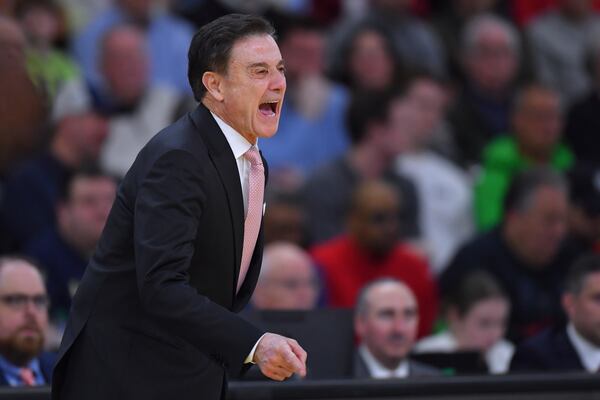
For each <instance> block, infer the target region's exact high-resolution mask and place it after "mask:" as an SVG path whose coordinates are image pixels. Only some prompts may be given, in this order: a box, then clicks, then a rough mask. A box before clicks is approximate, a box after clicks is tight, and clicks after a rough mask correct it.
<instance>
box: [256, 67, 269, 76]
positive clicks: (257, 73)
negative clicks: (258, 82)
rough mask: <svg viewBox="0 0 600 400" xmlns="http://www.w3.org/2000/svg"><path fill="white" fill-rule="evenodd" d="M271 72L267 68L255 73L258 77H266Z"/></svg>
mask: <svg viewBox="0 0 600 400" xmlns="http://www.w3.org/2000/svg"><path fill="white" fill-rule="evenodd" d="M268 72H269V71H268V70H267V69H266V68H259V69H257V70H255V71H254V73H255V74H256V75H260V76H264V75H266V74H267V73H268Z"/></svg>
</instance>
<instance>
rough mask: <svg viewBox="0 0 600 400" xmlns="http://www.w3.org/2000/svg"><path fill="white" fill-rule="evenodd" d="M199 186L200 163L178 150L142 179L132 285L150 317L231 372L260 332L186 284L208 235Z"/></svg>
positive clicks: (239, 366)
mask: <svg viewBox="0 0 600 400" xmlns="http://www.w3.org/2000/svg"><path fill="white" fill-rule="evenodd" d="M204 188H205V182H204V181H203V176H202V168H201V165H200V163H199V162H198V160H197V159H196V157H195V156H193V155H192V154H190V153H188V152H186V151H183V150H172V151H170V152H168V153H165V154H164V155H162V156H161V157H160V158H159V159H158V160H157V161H156V162H155V163H154V165H153V166H152V167H151V168H150V171H149V172H148V173H147V175H146V176H145V177H144V178H143V180H142V182H141V184H140V186H139V189H138V193H137V196H136V203H135V211H134V212H135V217H134V218H135V220H134V230H135V232H134V242H135V261H136V272H137V286H138V290H139V296H140V300H141V303H142V306H143V307H144V309H145V311H146V312H148V314H149V315H151V316H152V317H154V318H156V319H157V320H158V322H159V323H160V324H161V325H162V326H164V327H165V328H166V329H168V330H169V331H170V332H172V333H173V334H175V335H177V336H179V337H181V338H183V339H185V340H187V341H188V342H189V343H191V344H193V345H194V346H196V347H198V348H199V349H200V350H201V351H202V352H204V353H205V354H207V355H213V356H215V357H216V358H218V359H221V360H222V361H223V362H224V364H225V366H226V367H228V368H230V369H231V371H232V372H233V373H236V372H239V371H240V370H241V368H242V364H243V361H244V359H245V357H246V356H247V355H248V353H249V352H250V350H251V349H252V346H253V345H254V344H255V343H256V341H257V340H258V339H259V338H260V337H261V335H262V334H263V333H264V332H262V331H261V330H259V329H257V328H256V327H254V326H253V325H251V324H250V323H248V322H246V321H245V320H243V319H242V318H240V317H238V316H237V315H236V314H234V313H232V312H230V311H229V310H227V309H225V308H223V307H221V306H220V305H218V304H216V303H214V302H212V301H211V300H209V299H208V298H207V297H205V296H202V295H200V294H199V293H198V292H197V291H196V289H194V288H193V287H192V286H190V285H189V274H188V270H189V268H190V262H191V259H192V256H193V254H194V243H195V242H196V240H197V238H198V235H208V234H210V227H202V226H200V218H201V216H202V213H204V212H210V210H207V209H205V203H206V195H205V189H204ZM194 267H195V268H210V267H211V266H207V265H203V266H194Z"/></svg>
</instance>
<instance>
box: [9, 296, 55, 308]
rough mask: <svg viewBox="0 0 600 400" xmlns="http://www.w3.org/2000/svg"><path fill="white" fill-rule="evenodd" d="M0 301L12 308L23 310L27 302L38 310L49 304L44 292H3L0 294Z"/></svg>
mask: <svg viewBox="0 0 600 400" xmlns="http://www.w3.org/2000/svg"><path fill="white" fill-rule="evenodd" d="M0 301H1V302H2V303H4V304H6V305H7V306H8V307H9V308H12V309H13V310H18V311H20V310H23V309H25V307H26V306H27V304H28V303H29V302H31V303H33V306H34V307H35V308H37V309H38V310H41V311H43V310H47V309H48V306H49V305H50V300H49V299H48V296H46V295H45V294H38V295H35V296H27V295H26V294H5V295H2V296H0Z"/></svg>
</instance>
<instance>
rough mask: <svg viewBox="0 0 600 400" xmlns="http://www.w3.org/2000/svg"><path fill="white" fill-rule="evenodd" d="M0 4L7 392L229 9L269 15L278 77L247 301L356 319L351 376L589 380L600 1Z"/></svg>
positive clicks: (54, 337) (1, 289) (181, 106)
mask: <svg viewBox="0 0 600 400" xmlns="http://www.w3.org/2000/svg"><path fill="white" fill-rule="evenodd" d="M0 4H1V5H0V88H1V89H0V90H1V93H2V94H1V96H0V256H1V257H0V370H2V371H4V377H12V378H14V379H12V378H11V379H12V380H11V379H8V378H7V379H6V380H7V383H8V384H13V383H15V384H24V383H23V382H26V381H27V380H28V379H29V378H31V377H30V376H29V375H27V376H24V375H22V371H20V370H14V371H11V370H10V365H22V364H27V365H29V364H31V363H32V362H33V364H32V366H31V368H29V369H30V370H33V371H34V373H35V374H34V376H33V379H34V380H33V381H32V380H31V379H29V382H34V383H35V382H37V383H44V378H43V376H44V374H45V372H44V368H45V367H44V365H45V364H44V362H43V360H44V359H45V358H44V355H45V354H46V353H41V351H42V348H43V347H44V346H42V344H41V343H44V342H45V347H46V348H47V349H52V348H55V347H56V346H57V344H58V341H59V340H60V335H61V329H62V327H63V326H64V323H65V321H66V318H67V315H68V310H69V307H70V303H71V298H72V296H73V294H74V293H75V291H76V288H77V285H78V282H79V280H80V279H81V277H82V275H83V273H84V271H85V267H86V264H87V260H88V258H89V257H90V255H91V254H92V252H93V251H94V249H95V246H96V243H97V241H98V239H99V237H100V235H101V233H102V229H103V226H104V223H105V221H106V219H107V217H108V214H109V212H110V208H111V205H112V202H113V201H114V199H115V196H116V193H117V191H118V185H119V180H120V179H121V178H122V177H124V176H125V174H126V173H127V170H128V168H129V167H130V166H131V164H132V163H133V161H134V159H135V157H136V155H137V153H138V151H139V150H140V149H141V148H142V147H143V146H144V145H145V144H146V142H147V141H148V140H149V139H150V138H151V137H152V136H153V135H154V134H156V133H157V132H158V131H160V130H161V129H162V128H164V127H165V126H167V125H168V124H170V123H172V122H174V121H175V120H176V119H178V118H180V117H181V116H184V115H185V114H186V113H187V112H189V111H191V110H193V109H194V108H195V107H196V103H195V101H194V99H193V97H192V92H191V89H190V87H189V83H188V77H187V50H188V46H189V43H190V41H191V38H192V36H193V35H194V32H195V31H196V30H197V28H198V27H200V26H202V25H203V24H204V23H206V22H209V21H211V20H213V19H214V18H216V17H218V16H221V15H224V14H227V13H230V12H242V13H257V14H261V15H264V16H266V17H267V18H268V19H269V20H271V21H272V22H273V23H274V25H275V26H276V28H277V31H278V44H279V47H280V50H281V53H282V56H283V59H284V61H285V66H286V77H287V93H286V98H285V103H284V105H283V110H282V117H281V121H280V124H279V130H278V133H277V134H276V136H275V137H273V138H271V139H269V140H262V141H260V142H259V143H258V147H259V148H260V149H261V151H262V153H263V155H264V156H265V158H266V159H267V161H268V165H269V185H268V188H267V190H268V191H267V193H266V194H265V196H266V212H265V217H264V221H263V226H264V230H265V239H266V241H267V243H268V246H267V247H266V250H265V255H264V262H263V268H262V272H261V277H260V279H259V282H258V285H257V288H256V291H255V294H254V296H253V299H252V304H251V308H253V309H256V310H269V309H286V310H291V309H302V310H311V309H316V308H325V307H348V308H354V309H355V317H354V325H355V334H356V337H357V338H358V339H359V341H360V345H359V346H358V347H357V351H356V359H355V363H354V366H353V367H354V368H353V371H354V373H353V376H356V377H367V376H370V377H374V378H386V377H407V376H422V375H425V376H427V375H437V374H440V373H443V371H441V370H440V369H439V368H435V365H430V364H428V362H427V361H428V360H429V361H431V362H434V361H435V359H434V358H431V357H429V358H428V357H427V356H426V354H427V353H432V354H438V355H439V354H453V353H461V352H462V353H465V354H467V355H468V354H471V353H477V354H479V355H481V356H482V360H483V363H484V366H483V369H482V370H483V371H486V372H490V373H506V372H509V371H520V372H522V371H546V370H582V371H583V370H586V371H588V372H597V371H599V370H600V1H593V0H540V1H535V2H534V1H517V0H448V1H442V0H87V1H76V0H8V1H3V2H1V3H0ZM17 254H18V255H19V256H16V255H17ZM38 271H41V273H42V276H43V279H44V282H45V285H41V284H39V282H38V280H39V279H40V276H39V272H38ZM40 286H45V287H40ZM19 296H20V297H19ZM7 321H8V322H7ZM19 321H20V322H19ZM36 338H37V339H40V338H41V341H40V340H35V339H36ZM40 354H41V355H40ZM5 360H8V364H9V365H8V366H6V365H5ZM464 360H465V359H463V360H462V361H461V362H463V364H464ZM434 363H435V362H434ZM6 371H9V372H6ZM11 374H12V375H11ZM0 375H2V374H0ZM40 376H41V377H42V378H40ZM28 377H29V378H28ZM36 379H37V380H36ZM0 383H2V376H0ZM46 383H47V379H46Z"/></svg>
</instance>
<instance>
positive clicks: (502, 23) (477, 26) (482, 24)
mask: <svg viewBox="0 0 600 400" xmlns="http://www.w3.org/2000/svg"><path fill="white" fill-rule="evenodd" d="M490 26H493V27H497V28H500V29H501V30H502V31H504V33H505V35H506V37H507V39H508V44H509V46H510V48H511V49H512V50H513V52H514V53H515V56H517V57H519V56H520V54H521V39H520V37H519V33H518V31H517V29H516V28H515V27H514V26H513V25H512V24H511V23H510V22H508V21H506V20H504V19H502V18H500V17H497V16H495V15H493V14H482V15H480V16H477V17H474V18H472V19H471V20H470V21H469V22H468V23H467V25H466V26H465V28H464V31H463V34H462V41H461V43H462V48H463V51H464V54H468V53H470V52H471V51H472V50H473V49H475V48H476V47H477V45H478V42H479V38H480V37H481V34H482V33H483V32H484V31H485V30H486V29H488V28H489V27H490Z"/></svg>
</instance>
